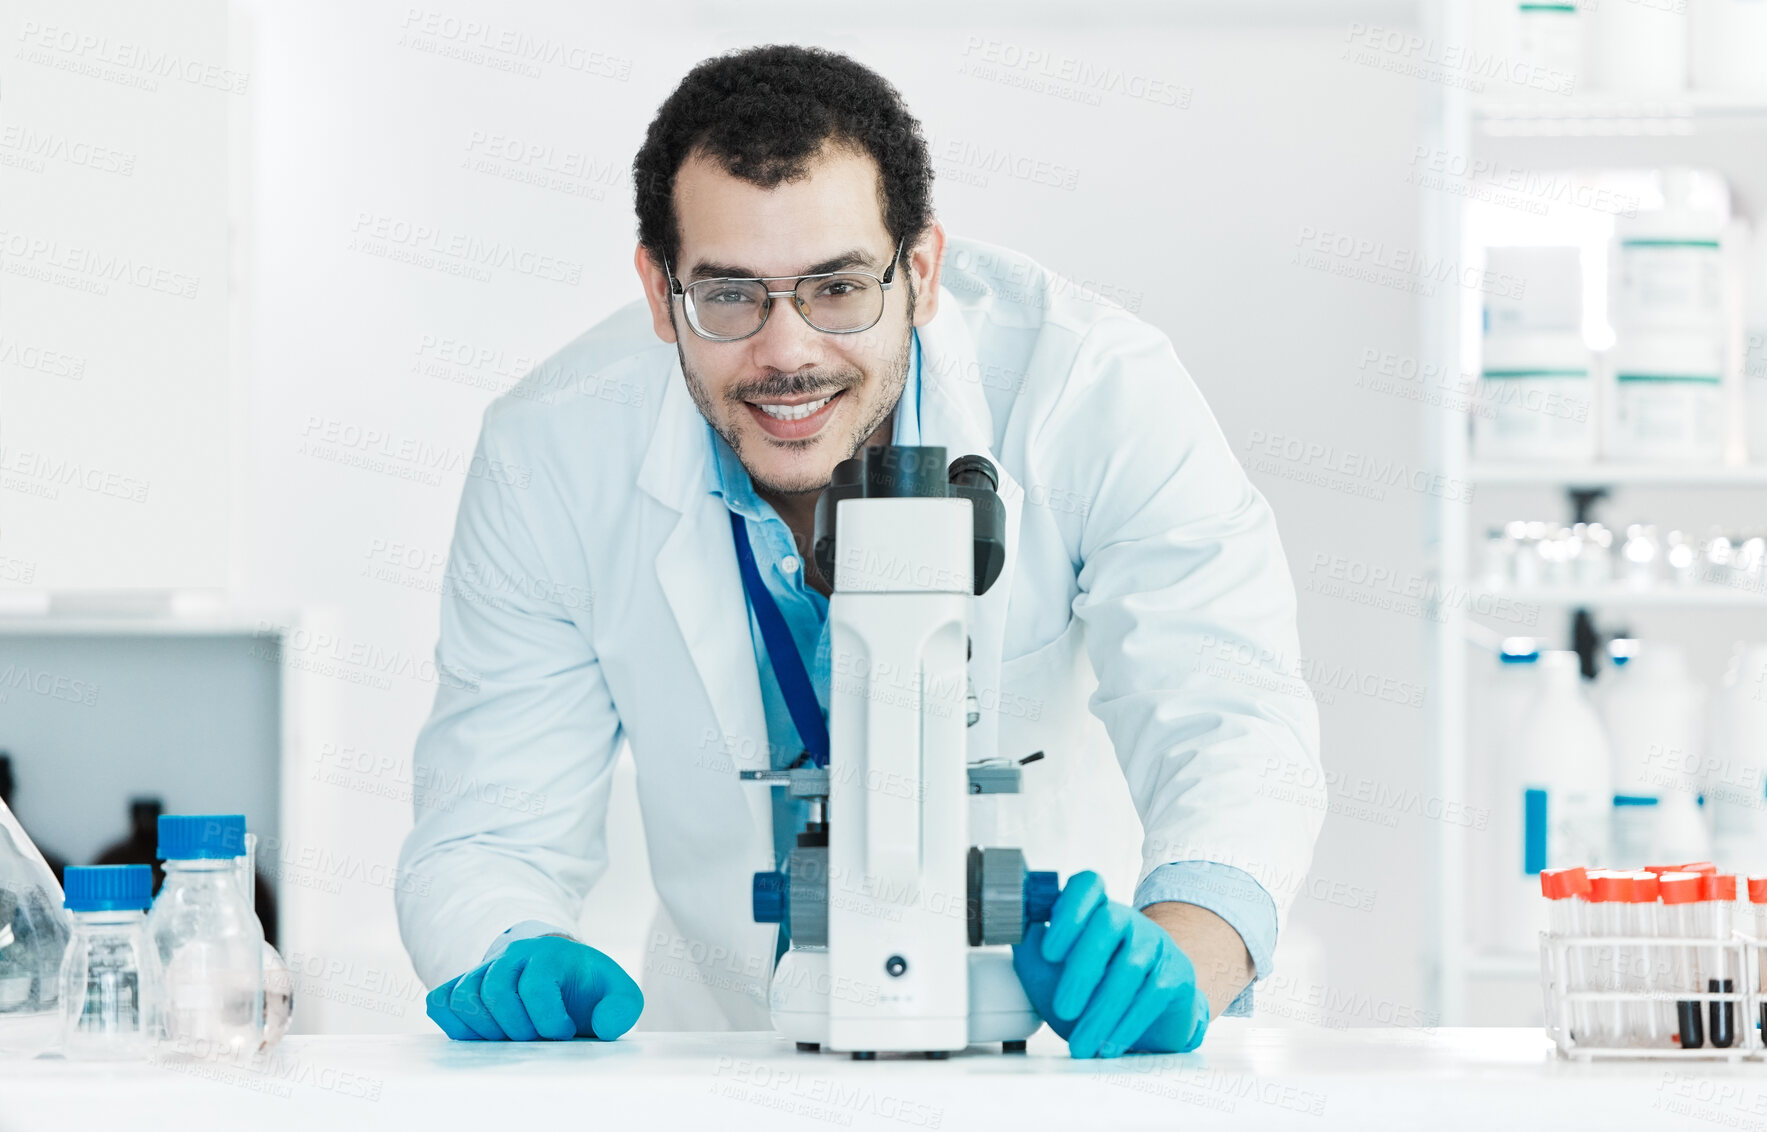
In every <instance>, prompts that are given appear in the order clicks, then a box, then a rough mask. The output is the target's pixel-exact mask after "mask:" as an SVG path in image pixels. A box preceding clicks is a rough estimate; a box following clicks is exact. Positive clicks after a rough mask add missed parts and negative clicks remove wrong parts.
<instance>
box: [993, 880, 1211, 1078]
mask: <svg viewBox="0 0 1767 1132" xmlns="http://www.w3.org/2000/svg"><path fill="white" fill-rule="evenodd" d="M1012 966H1013V969H1014V970H1015V971H1017V972H1018V977H1019V982H1020V983H1022V984H1023V985H1024V988H1025V993H1026V994H1027V995H1028V996H1029V997H1030V999H1031V1003H1032V1005H1034V1006H1035V1007H1036V1008H1037V1012H1038V1013H1039V1014H1041V1015H1043V1019H1044V1021H1046V1022H1048V1023H1049V1028H1050V1029H1052V1030H1054V1031H1055V1032H1056V1033H1057V1034H1059V1035H1061V1036H1062V1037H1063V1038H1066V1039H1067V1042H1068V1053H1069V1054H1070V1055H1072V1056H1074V1057H1117V1056H1120V1055H1121V1054H1123V1053H1125V1052H1127V1051H1129V1050H1141V1051H1144V1052H1148V1053H1184V1052H1187V1051H1189V1050H1193V1049H1195V1048H1196V1047H1197V1046H1198V1045H1200V1044H1201V1043H1202V1040H1203V1032H1204V1031H1205V1030H1206V1029H1208V1025H1209V1001H1208V998H1207V997H1206V996H1205V995H1204V994H1203V992H1202V991H1201V990H1200V989H1198V987H1197V984H1196V968H1195V967H1194V966H1193V965H1192V964H1191V961H1190V957H1189V956H1188V955H1186V954H1184V950H1183V949H1182V948H1180V947H1179V946H1178V944H1177V942H1176V941H1174V940H1173V939H1172V936H1171V933H1169V932H1167V931H1166V929H1165V928H1162V927H1161V926H1160V925H1158V924H1156V923H1154V922H1153V921H1152V920H1150V919H1148V918H1147V917H1146V916H1145V915H1143V914H1142V913H1140V912H1137V911H1136V910H1135V909H1133V908H1130V907H1129V906H1128V905H1126V904H1118V903H1116V902H1114V901H1112V900H1109V899H1107V898H1106V896H1105V893H1104V882H1103V881H1102V880H1100V879H1099V877H1098V874H1097V873H1092V872H1084V873H1076V874H1075V875H1074V876H1072V877H1070V878H1069V879H1068V883H1067V885H1066V886H1065V887H1063V889H1062V891H1061V895H1060V896H1059V897H1057V898H1056V901H1055V908H1054V910H1053V911H1051V912H1050V914H1049V924H1048V926H1047V927H1045V926H1044V925H1043V924H1032V925H1031V926H1030V927H1029V928H1028V929H1027V930H1026V931H1025V938H1024V942H1022V943H1017V944H1014V945H1013V948H1012Z"/></svg>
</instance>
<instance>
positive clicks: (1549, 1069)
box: [0, 1019, 1767, 1132]
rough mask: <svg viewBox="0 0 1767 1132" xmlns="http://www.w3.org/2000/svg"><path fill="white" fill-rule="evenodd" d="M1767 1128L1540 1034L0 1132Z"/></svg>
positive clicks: (875, 1068) (177, 1110) (1759, 1080)
mask: <svg viewBox="0 0 1767 1132" xmlns="http://www.w3.org/2000/svg"><path fill="white" fill-rule="evenodd" d="M105 1127H108V1128H118V1129H125V1128H126V1129H141V1128H162V1127H163V1128H178V1129H180V1132H188V1130H189V1129H209V1128H220V1129H236V1130H239V1132H273V1130H279V1129H302V1130H310V1129H317V1130H321V1132H343V1130H346V1129H355V1128H374V1129H391V1130H401V1132H402V1130H404V1129H414V1130H423V1132H429V1130H432V1129H440V1128H472V1129H499V1130H501V1129H524V1130H525V1129H534V1130H545V1129H554V1128H594V1129H604V1128H605V1129H614V1128H659V1129H676V1128H706V1129H718V1130H719V1132H724V1130H733V1129H743V1128H765V1129H769V1130H777V1129H790V1128H814V1129H826V1128H830V1127H835V1128H861V1129H863V1128H889V1129H957V1130H968V1129H972V1128H1012V1129H1015V1130H1022V1129H1030V1128H1060V1129H1072V1130H1078V1129H1088V1130H1089V1129H1095V1128H1111V1129H1116V1128H1165V1129H1186V1130H1188V1129H1202V1128H1236V1129H1246V1128H1304V1129H1315V1130H1324V1129H1338V1128H1346V1129H1349V1128H1353V1129H1371V1128H1406V1129H1412V1128H1429V1129H1449V1128H1467V1129H1479V1130H1481V1132H1491V1130H1493V1129H1495V1130H1498V1132H1514V1130H1518V1129H1524V1128H1552V1129H1558V1130H1573V1129H1584V1128H1600V1129H1603V1130H1610V1129H1620V1128H1650V1129H1666V1128H1684V1127H1685V1128H1700V1129H1705V1130H1708V1132H1709V1130H1710V1129H1712V1128H1714V1127H1717V1128H1742V1129H1760V1128H1767V1064H1762V1063H1759V1062H1741V1063H1725V1062H1713V1061H1690V1060H1681V1061H1673V1062H1662V1061H1658V1062H1646V1061H1623V1062H1608V1063H1596V1064H1576V1063H1571V1062H1566V1061H1561V1060H1558V1059H1557V1058H1555V1057H1554V1055H1553V1054H1552V1052H1551V1050H1550V1048H1549V1047H1548V1045H1547V1043H1546V1041H1545V1039H1544V1038H1543V1037H1542V1035H1541V1032H1540V1031H1539V1030H1537V1029H1439V1030H1400V1029H1391V1028H1387V1029H1325V1028H1319V1027H1297V1028H1270V1027H1263V1026H1258V1025H1254V1024H1251V1023H1249V1022H1246V1021H1242V1020H1238V1019H1223V1020H1220V1021H1218V1022H1216V1023H1215V1025H1214V1026H1213V1027H1211V1029H1210V1032H1209V1036H1208V1040H1207V1042H1206V1043H1205V1046H1204V1049H1203V1050H1201V1051H1198V1052H1196V1053H1193V1054H1186V1055H1170V1056H1149V1055H1133V1056H1129V1057H1124V1058H1119V1059H1116V1060H1111V1061H1075V1060H1072V1059H1070V1058H1069V1057H1068V1056H1067V1047H1066V1045H1065V1044H1064V1043H1063V1042H1062V1041H1061V1040H1060V1039H1058V1038H1056V1037H1055V1036H1054V1035H1053V1034H1051V1033H1050V1032H1049V1031H1048V1030H1047V1029H1045V1030H1042V1031H1039V1033H1038V1034H1037V1036H1035V1037H1034V1038H1032V1039H1031V1043H1030V1049H1029V1051H1028V1053H1026V1054H1024V1055H1003V1054H1001V1053H1000V1052H999V1050H998V1047H993V1048H992V1049H988V1048H984V1047H978V1048H976V1049H973V1050H970V1051H968V1052H966V1053H963V1054H954V1055H952V1056H951V1057H950V1058H949V1059H948V1060H944V1061H928V1060H925V1059H920V1058H914V1059H908V1058H891V1057H887V1056H884V1057H880V1058H879V1059H878V1060H876V1061H868V1062H855V1061H852V1060H850V1059H848V1058H846V1057H845V1056H842V1055H838V1054H832V1053H824V1054H804V1053H799V1052H797V1050H796V1049H795V1048H794V1047H793V1045H792V1043H791V1042H789V1041H787V1040H785V1039H783V1038H780V1037H778V1036H776V1035H773V1034H770V1033H724V1034H708V1033H698V1034H665V1033H644V1032H641V1033H638V1034H635V1035H628V1036H627V1037H625V1038H622V1039H621V1040H619V1041H617V1042H611V1043H602V1042H589V1041H577V1042H568V1043H556V1044H555V1043H502V1042H498V1043H480V1042H450V1041H448V1040H446V1039H444V1038H442V1037H441V1036H440V1035H437V1036H433V1037H431V1036H351V1037H341V1036H340V1037H328V1036H308V1037H291V1038H288V1039H287V1040H286V1041H284V1042H283V1043H282V1045H281V1046H280V1047H279V1049H278V1050H277V1053H276V1057H275V1060H274V1061H273V1062H272V1063H271V1064H270V1065H269V1067H268V1069H267V1070H259V1069H255V1068H252V1067H249V1066H241V1065H232V1064H227V1063H221V1062H213V1061H206V1062H203V1061H196V1062H185V1063H173V1062H169V1061H161V1062H155V1063H151V1064H150V1063H138V1064H124V1065H108V1064H93V1063H74V1062H67V1061H60V1060H47V1059H38V1060H35V1061H12V1062H0V1130H4V1132H39V1130H42V1132H82V1130H85V1129H96V1128H105Z"/></svg>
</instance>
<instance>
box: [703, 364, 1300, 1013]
mask: <svg viewBox="0 0 1767 1132" xmlns="http://www.w3.org/2000/svg"><path fill="white" fill-rule="evenodd" d="M706 436H707V440H708V443H709V444H710V445H711V448H712V458H711V459H710V460H708V461H707V462H706V490H707V491H709V492H711V493H712V494H713V495H717V496H720V497H721V498H722V499H723V500H724V503H725V505H726V506H728V507H729V508H730V510H732V511H734V512H736V513H737V514H738V515H741V516H742V517H743V519H744V520H745V521H746V523H747V526H748V536H749V543H750V545H751V546H752V547H753V548H754V553H755V566H756V568H757V569H758V570H759V571H760V574H761V580H762V582H763V583H764V584H765V585H766V587H767V592H768V593H770V594H771V595H772V596H773V601H774V603H775V604H776V605H778V606H779V613H780V616H781V617H783V618H784V620H785V624H786V627H787V628H788V629H790V631H791V635H792V639H793V640H794V641H796V642H797V645H798V652H799V654H800V655H801V656H803V657H807V658H810V659H809V660H808V662H807V663H806V664H805V670H806V672H807V673H808V674H809V677H810V683H811V684H812V685H813V686H814V688H815V691H816V699H817V701H818V703H820V704H821V706H822V713H823V717H824V718H825V719H826V718H827V715H828V688H829V679H830V677H829V669H830V661H829V638H828V599H827V598H826V597H824V596H823V595H822V594H820V593H818V592H817V591H816V590H815V589H814V588H813V587H811V586H809V585H807V584H806V583H805V582H804V564H803V561H802V560H801V559H800V557H799V555H798V549H797V545H796V543H795V542H794V541H793V539H792V534H791V529H790V528H789V527H787V526H786V524H785V520H783V519H781V518H780V517H779V514H778V512H776V511H775V510H774V509H773V505H772V504H770V503H768V502H767V501H766V500H764V499H762V498H761V497H760V496H759V495H757V494H756V493H755V488H754V483H753V481H752V480H750V478H749V474H748V470H747V469H746V468H744V467H743V466H742V461H741V460H739V459H737V456H736V453H734V452H732V451H731V450H730V446H729V445H728V444H726V443H725V442H724V438H723V437H721V436H719V435H718V433H717V431H716V430H715V429H713V428H712V426H711V425H710V424H707V425H706ZM891 442H892V443H894V444H919V443H920V335H919V333H918V332H916V333H914V334H913V335H912V345H911V347H910V350H909V366H908V379H907V383H906V384H905V385H904V386H903V389H902V399H901V401H900V402H898V404H897V406H896V421H895V429H894V432H893V434H892V438H891ZM749 635H750V637H751V638H752V640H753V642H754V650H755V663H756V665H757V666H758V667H759V669H760V675H761V700H762V704H763V706H764V707H765V709H766V718H767V745H768V750H769V751H770V752H771V755H772V765H773V767H774V768H775V769H779V768H784V767H786V766H789V765H790V764H791V762H792V761H793V760H794V759H796V758H797V756H798V753H799V752H800V751H802V750H803V749H804V744H803V742H802V740H800V739H799V737H798V732H797V727H796V725H794V724H793V723H792V719H791V712H790V711H789V710H788V709H787V708H786V706H785V696H784V694H783V693H782V692H781V691H780V689H779V679H778V677H776V676H775V675H774V673H773V665H772V663H771V662H770V661H769V660H768V658H767V646H766V642H765V640H764V639H763V638H762V636H761V625H760V622H759V621H758V620H756V618H755V616H754V610H753V609H752V608H751V609H750V610H749ZM807 817H808V803H806V802H804V801H802V800H794V799H792V798H790V797H789V796H787V794H786V792H785V791H784V790H782V789H778V788H775V789H774V791H773V852H774V859H775V861H776V862H777V864H776V866H775V867H777V868H784V867H785V862H786V858H787V856H788V855H789V854H790V853H791V850H792V846H793V845H794V844H795V841H796V835H797V833H798V831H799V830H801V829H803V828H804V822H805V821H806V820H807ZM1168 900H1177V901H1182V902H1184V903H1186V904H1196V905H1200V906H1202V907H1204V908H1207V909H1209V911H1211V912H1213V913H1215V914H1216V915H1217V916H1220V917H1221V918H1222V919H1223V920H1226V921H1227V923H1228V924H1230V925H1231V926H1232V927H1233V929H1234V930H1235V931H1237V932H1238V933H1239V935H1240V938H1241V939H1243V940H1244V941H1245V945H1246V950H1247V951H1248V952H1249V953H1250V954H1251V957H1252V963H1253V965H1254V967H1255V968H1256V972H1257V977H1258V978H1263V977H1264V976H1265V975H1267V974H1268V973H1269V971H1270V962H1271V957H1272V953H1273V952H1274V951H1275V948H1276V903H1275V901H1273V900H1272V899H1271V897H1270V894H1269V893H1268V892H1267V891H1265V889H1264V886H1263V885H1261V884H1259V883H1258V882H1257V881H1256V880H1255V879H1253V878H1252V876H1251V875H1250V874H1249V873H1246V872H1245V871H1244V870H1242V869H1236V868H1234V867H1232V866H1231V865H1223V864H1219V863H1217V862H1213V861H1178V862H1174V863H1171V864H1165V865H1161V866H1160V867H1159V868H1157V869H1155V870H1154V871H1153V872H1151V873H1149V874H1148V876H1147V879H1146V880H1144V881H1142V882H1141V884H1140V886H1139V887H1138V888H1137V889H1136V891H1135V899H1134V906H1135V907H1136V908H1138V909H1140V908H1146V907H1147V906H1148V905H1150V904H1156V903H1160V902H1162V901H1168ZM787 942H788V940H787V934H786V930H785V928H784V926H782V927H781V930H780V933H779V950H780V952H781V953H783V951H784V949H785V947H786V944H787ZM1251 1002H1252V988H1251V987H1250V986H1248V987H1246V989H1245V990H1244V991H1243V992H1242V993H1241V994H1240V995H1239V997H1238V998H1236V999H1234V1001H1233V1002H1232V1003H1231V1004H1230V1005H1229V1006H1228V1008H1227V1009H1226V1010H1225V1011H1223V1012H1222V1013H1224V1014H1232V1015H1243V1014H1250V1013H1251Z"/></svg>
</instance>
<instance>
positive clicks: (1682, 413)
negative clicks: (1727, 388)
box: [1602, 329, 1726, 464]
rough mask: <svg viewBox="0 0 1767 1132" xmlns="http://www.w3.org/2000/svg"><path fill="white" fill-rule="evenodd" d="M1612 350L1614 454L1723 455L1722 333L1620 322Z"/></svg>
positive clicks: (1650, 458) (1652, 457)
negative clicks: (1638, 326) (1622, 326)
mask: <svg viewBox="0 0 1767 1132" xmlns="http://www.w3.org/2000/svg"><path fill="white" fill-rule="evenodd" d="M1618 334H1619V337H1618V339H1617V340H1616V341H1615V343H1614V348H1613V349H1612V350H1611V351H1609V353H1608V355H1607V362H1608V365H1609V367H1610V368H1611V370H1612V372H1613V385H1612V390H1613V400H1612V404H1613V409H1612V411H1611V413H1610V414H1609V418H1608V425H1609V428H1608V435H1607V441H1606V443H1605V444H1604V445H1603V446H1602V447H1603V449H1604V451H1605V453H1606V455H1607V456H1608V458H1609V459H1612V460H1616V461H1638V462H1643V463H1714V464H1716V463H1722V462H1723V460H1724V436H1725V421H1726V414H1725V412H1724V340H1723V338H1722V337H1721V336H1720V334H1719V332H1718V331H1717V330H1715V329H1708V330H1694V331H1665V330H1633V329H1621V330H1619V331H1618Z"/></svg>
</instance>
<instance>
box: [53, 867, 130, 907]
mask: <svg viewBox="0 0 1767 1132" xmlns="http://www.w3.org/2000/svg"><path fill="white" fill-rule="evenodd" d="M62 883H63V885H64V886H65V888H64V889H63V893H64V895H63V898H62V901H61V904H62V907H64V908H66V909H67V910H68V911H70V912H119V911H124V912H134V911H139V910H141V909H143V908H146V907H147V906H148V905H150V904H152V903H153V868H152V866H150V865H69V866H68V867H67V871H66V872H65V873H63V874H62Z"/></svg>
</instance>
